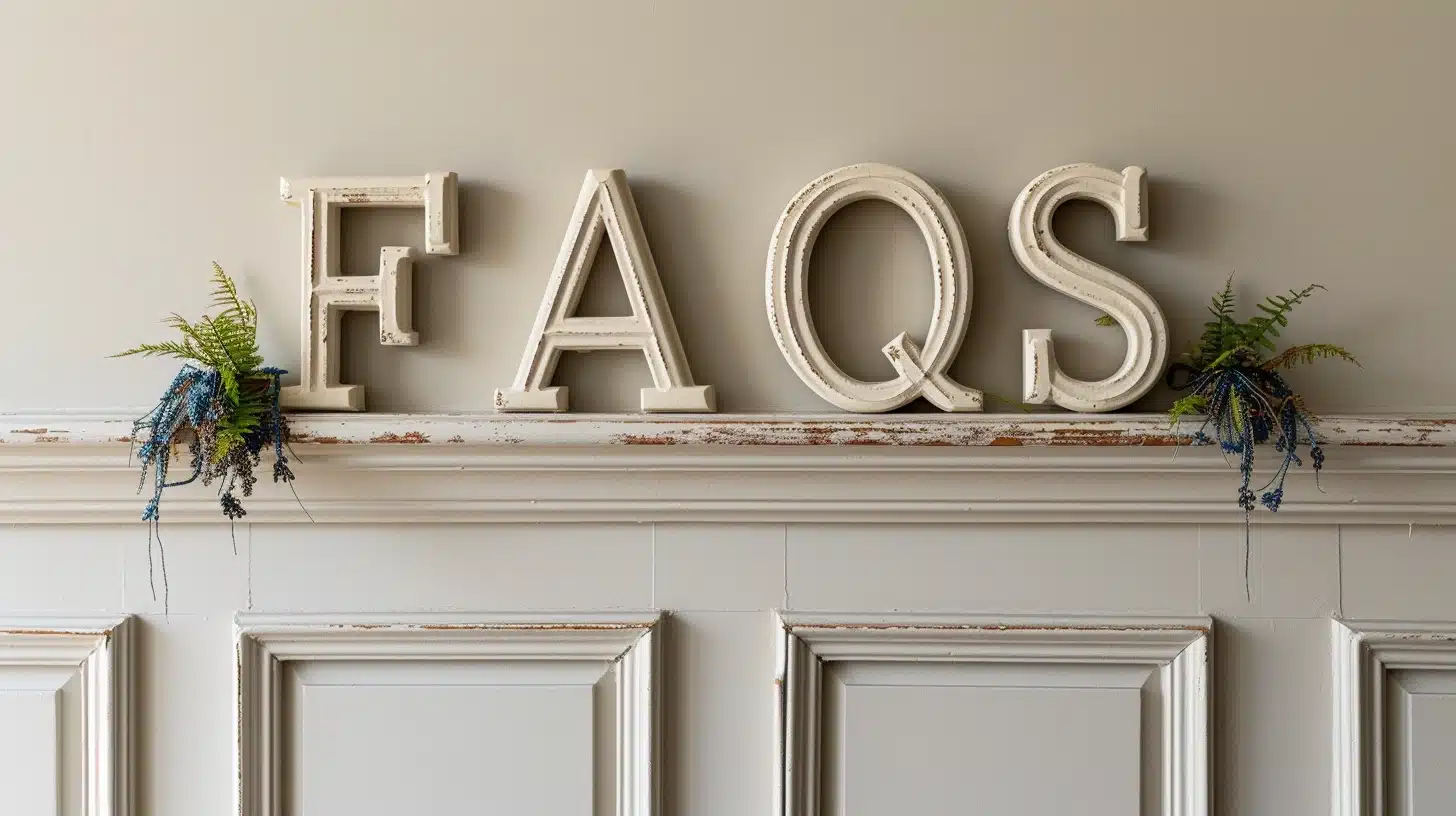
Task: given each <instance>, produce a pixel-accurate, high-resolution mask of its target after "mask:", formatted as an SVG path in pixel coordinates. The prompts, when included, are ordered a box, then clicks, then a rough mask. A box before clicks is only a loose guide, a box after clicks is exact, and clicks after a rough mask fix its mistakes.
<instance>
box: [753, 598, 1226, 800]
mask: <svg viewBox="0 0 1456 816" xmlns="http://www.w3.org/2000/svg"><path fill="white" fill-rule="evenodd" d="M777 625H778V632H779V635H778V641H777V643H778V665H777V677H776V682H777V685H778V699H777V708H776V714H775V726H776V738H777V741H778V742H777V754H776V756H777V761H776V762H775V775H774V782H775V797H774V813H775V816H819V787H820V774H821V772H822V768H821V763H820V749H819V745H818V742H819V733H820V723H821V717H822V710H821V709H822V700H821V694H822V692H821V684H822V680H823V668H822V664H823V663H824V662H826V661H885V660H906V661H912V660H938V661H951V662H979V661H994V662H997V663H1015V662H1025V663H1062V664H1094V665H1106V664H1125V665H1126V664H1131V665H1147V666H1149V667H1152V668H1155V669H1156V670H1157V671H1158V672H1159V673H1160V676H1161V683H1162V701H1163V716H1162V720H1163V740H1162V742H1163V750H1162V761H1163V767H1162V778H1163V801H1162V803H1161V808H1160V809H1159V811H1158V812H1159V813H1160V814H1162V816H1206V815H1207V813H1208V803H1209V796H1208V773H1209V768H1208V757H1209V753H1208V736H1209V730H1208V699H1209V678H1210V672H1209V666H1208V637H1209V633H1210V631H1211V628H1212V621H1210V620H1209V619H1208V618H1157V619H1147V618H1098V617H1079V618H1042V617H1015V618H993V617H985V616H976V615H933V616H926V615H824V614H814V615H804V614H797V613H779V615H778V619H777Z"/></svg>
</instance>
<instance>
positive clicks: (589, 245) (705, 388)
mask: <svg viewBox="0 0 1456 816" xmlns="http://www.w3.org/2000/svg"><path fill="white" fill-rule="evenodd" d="M603 235H605V236H606V237H607V239H608V240H609V241H610V242H611V244H612V251H613V252H614V253H615V255H616V259H617V268H618V269H619V270H620V271H621V273H622V282H623V283H624V284H626V286H627V300H628V302H630V303H631V304H632V315H631V316H630V317H572V315H573V313H575V312H576V306H577V303H578V302H579V301H580V300H581V293H582V291H583V288H584V287H585V285H586V278H587V275H588V274H590V272H591V266H592V261H593V260H594V259H595V258H596V255H597V250H598V249H599V248H600V247H601V243H602V236H603ZM598 349H640V350H641V351H642V353H643V354H645V355H646V356H647V366H648V368H649V369H651V371H652V383H653V386H654V387H652V388H644V389H642V410H643V411H646V412H649V413H667V412H683V411H714V410H716V408H715V405H714V399H713V386H711V385H695V384H693V375H692V372H691V371H690V370H689V369H688V360H687V356H686V355H684V354H683V350H682V342H681V341H680V340H679V339H678V336H677V325H676V324H675V323H673V320H672V311H671V310H670V309H668V306H667V298H666V297H665V296H663V293H662V283H661V282H660V281H659V280H658V278H657V265H656V264H655V263H654V262H653V260H652V250H651V249H650V248H649V247H648V246H647V235H646V233H645V232H644V231H643V229H642V220H641V218H640V217H639V216H638V215H637V204H636V203H635V202H634V201H633V200H632V189H631V188H630V187H629V186H628V185H627V174H626V173H624V172H622V171H621V170H590V171H588V172H587V174H586V180H585V181H584V182H582V186H581V195H580V196H579V197H578V198H577V200H576V210H575V212H573V213H572V214H571V223H570V224H569V225H568V226H567V228H566V239H565V240H564V241H562V243H561V254H560V255H558V256H557V258H556V267H555V269H553V270H552V272H551V279H550V281H549V282H548V283H547V284H546V295H545V297H543V298H542V299H541V310H540V311H539V312H538V313H537V314H536V324H535V325H534V326H532V328H531V336H530V338H529V339H528V340H527V341H526V352H525V354H524V355H523V356H522V357H521V368H520V370H519V371H517V372H516V379H515V382H513V383H512V384H511V387H510V388H502V389H497V390H496V392H495V407H496V409H497V410H499V411H565V410H566V409H567V405H568V400H567V388H566V387H565V386H552V385H551V375H552V374H553V373H554V372H555V371H556V363H557V361H558V360H559V359H560V358H561V352H563V351H595V350H598Z"/></svg>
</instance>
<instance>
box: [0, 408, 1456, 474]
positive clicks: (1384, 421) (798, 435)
mask: <svg viewBox="0 0 1456 816" xmlns="http://www.w3.org/2000/svg"><path fill="white" fill-rule="evenodd" d="M134 418H135V417H134V415H133V414H130V413H111V414H61V413H57V414H0V470H3V469H5V468H6V467H7V466H13V465H7V464H6V463H7V462H9V463H22V464H23V463H26V462H31V461H36V459H35V457H44V456H50V455H57V453H58V451H60V450H62V449H63V448H70V447H72V446H75V447H84V448H86V449H87V450H88V451H89V450H91V447H90V446H96V445H112V446H118V445H129V444H131V443H133V442H134V440H133V439H132V436H131V431H132V421H133V419H134ZM289 427H290V428H291V429H292V441H293V442H294V443H295V444H300V445H309V444H315V445H329V446H354V445H368V446H372V448H371V449H372V450H375V451H384V450H390V449H392V448H393V447H395V446H398V445H424V446H448V447H449V448H450V449H451V450H456V449H458V448H459V447H460V446H474V445H490V446H505V447H513V448H531V447H536V446H543V445H545V446H583V445H585V446H623V445H626V446H635V445H645V446H675V447H676V446H689V447H709V448H713V447H730V448H745V447H746V448H759V447H780V448H781V447H787V448H797V449H801V450H803V449H808V448H818V447H825V446H827V447H836V446H849V447H854V448H855V449H856V450H857V451H858V452H863V449H864V448H867V447H868V448H878V447H906V448H946V447H953V448H954V447H972V448H974V447H1013V448H1016V447H1054V448H1088V447H1091V448H1129V447H1167V448H1172V447H1174V446H1181V445H1184V444H1185V443H1186V442H1187V441H1188V439H1189V438H1190V437H1191V435H1192V433H1193V432H1194V431H1195V430H1197V427H1198V421H1197V420H1196V419H1193V420H1184V421H1183V422H1182V423H1181V424H1180V425H1179V426H1178V427H1176V428H1173V427H1170V426H1169V424H1168V418H1167V415H1166V414H1117V415H1115V416H1106V415H1085V414H1084V415H1078V414H991V415H982V416H955V417H947V416H941V415H936V414H896V415H891V416H883V417H845V416H844V415H842V414H711V415H703V416H661V417H659V416H640V415H630V414H579V415H576V416H572V417H552V416H530V417H521V416H502V415H497V414H489V413H460V414H324V413H308V414H294V415H291V416H290V417H289ZM1313 427H1314V429H1315V433H1316V434H1318V436H1319V438H1320V440H1321V441H1322V443H1323V444H1324V445H1325V446H1326V447H1335V448H1339V447H1353V448H1372V449H1388V451H1387V452H1395V451H1399V450H1405V449H1409V451H1408V452H1410V453H1412V454H1420V453H1422V452H1425V453H1432V452H1436V451H1440V450H1442V449H1445V448H1451V447H1456V418H1453V417H1449V416H1397V415H1388V416H1382V415H1365V416H1345V415H1339V414H1326V415H1322V416H1317V417H1315V418H1314V420H1313ZM1192 450H1193V451H1194V453H1195V455H1196V453H1197V451H1198V450H1199V449H1198V448H1193V449H1192ZM1182 455H1183V454H1182V453H1180V454H1179V456H1180V457H1181V456H1182ZM844 461H845V465H844V466H845V467H853V466H854V465H853V460H844Z"/></svg>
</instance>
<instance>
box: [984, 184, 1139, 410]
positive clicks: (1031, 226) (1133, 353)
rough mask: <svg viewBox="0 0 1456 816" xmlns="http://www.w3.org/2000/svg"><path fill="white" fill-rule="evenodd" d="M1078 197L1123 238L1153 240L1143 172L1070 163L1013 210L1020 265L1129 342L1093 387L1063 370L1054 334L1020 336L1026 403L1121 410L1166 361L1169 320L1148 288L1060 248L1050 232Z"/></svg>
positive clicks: (1032, 332) (1023, 195) (1013, 246)
mask: <svg viewBox="0 0 1456 816" xmlns="http://www.w3.org/2000/svg"><path fill="white" fill-rule="evenodd" d="M1074 198H1085V199H1089V200H1092V201H1096V202H1097V203H1099V204H1101V205H1102V206H1104V207H1106V208H1107V209H1109V210H1111V211H1112V217H1113V220H1114V221H1115V223H1116V225H1117V240H1119V241H1146V240H1148V216H1147V210H1146V205H1147V178H1146V175H1145V171H1144V170H1143V168H1141V167H1129V168H1127V169H1126V170H1123V171H1122V172H1121V173H1118V172H1115V171H1113V170H1108V169H1106V168H1103V167H1098V166H1096V165H1093V164H1069V165H1066V166H1065V167H1058V168H1057V169H1055V170H1049V171H1047V172H1045V173H1043V174H1041V175H1040V176H1037V177H1036V179H1035V180H1033V181H1032V182H1031V183H1030V184H1028V185H1026V189H1025V190H1022V191H1021V195H1019V196H1017V197H1016V203H1015V204H1013V205H1012V206H1011V219H1010V223H1009V227H1008V229H1009V230H1010V233H1011V251H1012V252H1013V253H1014V254H1015V255H1016V261H1017V262H1018V263H1020V264H1021V267H1022V268H1023V269H1025V270H1026V271H1027V273H1028V274H1030V275H1031V276H1032V277H1033V278H1036V279H1037V280H1038V281H1041V282H1042V283H1044V284H1046V285H1047V286H1049V287H1051V288H1053V289H1055V290H1057V291H1058V292H1061V293H1062V294H1064V295H1067V296H1068V297H1072V298H1075V299H1077V300H1080V301H1082V302H1083V303H1085V304H1087V305H1088V306H1092V307H1094V308H1097V309H1101V310H1102V311H1103V312H1105V313H1106V314H1108V315H1111V316H1112V318H1113V319H1115V320H1116V321H1117V325H1119V326H1121V327H1122V331H1123V334H1125V335H1126V336H1127V356H1126V357H1124V358H1123V361H1122V366H1121V367H1120V368H1118V369H1117V371H1116V372H1115V373H1114V374H1113V375H1112V376H1110V377H1108V378H1107V379H1105V380H1097V381H1095V382H1091V381H1087V380H1079V379H1076V378H1074V377H1071V376H1068V375H1067V374H1066V373H1064V372H1063V371H1062V370H1061V369H1060V368H1058V367H1057V358H1056V355H1055V354H1054V353H1053V348H1052V333H1051V330H1050V329H1027V330H1025V331H1023V332H1022V333H1021V334H1022V399H1023V400H1025V401H1026V402H1029V403H1034V404H1045V403H1048V402H1055V403H1056V404H1057V405H1060V406H1061V407H1063V408H1066V409H1068V410H1071V411H1091V412H1103V411H1115V410H1117V409H1118V408H1122V407H1124V406H1126V405H1128V404H1129V403H1131V402H1133V401H1134V400H1136V399H1137V398H1138V397H1141V396H1142V395H1143V394H1146V393H1147V392H1148V389H1150V388H1152V387H1153V385H1154V384H1155V383H1156V382H1157V381H1158V378H1159V377H1161V376H1162V374H1163V366H1164V364H1165V363H1167V361H1168V321H1167V320H1166V319H1165V318H1164V317H1163V312H1162V310H1161V309H1159V308H1158V304H1157V303H1156V302H1155V301H1154V300H1153V298H1152V296H1151V295H1149V294H1148V293H1147V292H1146V291H1144V290H1143V289H1142V287H1140V286H1138V285H1137V284H1135V283H1133V282H1132V281H1130V280H1128V279H1127V278H1124V277H1123V276H1121V275H1119V274H1117V273H1116V272H1113V271H1112V270H1111V269H1108V268H1107V267H1105V266H1101V265H1100V264H1096V263H1093V262H1092V261H1089V260H1087V259H1086V258H1083V257H1081V256H1080V255H1077V254H1076V253H1074V252H1072V251H1071V250H1069V249H1067V248H1066V247H1064V246H1062V245H1061V243H1060V242H1059V241H1057V238H1056V236H1055V235H1053V234H1052V215H1053V214H1054V213H1055V212H1056V210H1057V207H1059V206H1061V204H1062V202H1064V201H1068V200H1071V199H1074Z"/></svg>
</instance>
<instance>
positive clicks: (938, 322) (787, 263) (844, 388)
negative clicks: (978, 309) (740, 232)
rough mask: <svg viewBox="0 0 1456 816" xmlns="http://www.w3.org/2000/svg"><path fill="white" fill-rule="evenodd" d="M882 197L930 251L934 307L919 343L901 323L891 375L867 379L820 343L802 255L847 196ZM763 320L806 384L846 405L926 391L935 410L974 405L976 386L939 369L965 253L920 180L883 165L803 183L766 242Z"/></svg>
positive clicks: (891, 346)
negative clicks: (911, 225) (857, 375)
mask: <svg viewBox="0 0 1456 816" xmlns="http://www.w3.org/2000/svg"><path fill="white" fill-rule="evenodd" d="M866 199H877V200H881V201H888V202H890V203H892V204H894V205H895V206H897V207H899V208H900V209H902V210H904V211H905V212H906V213H907V214H908V215H909V216H910V217H911V218H912V219H914V221H915V224H916V226H918V227H919V228H920V232H921V234H922V235H923V236H924V238H925V243H926V246H927V247H928V248H929V250H930V274H931V277H932V280H933V287H932V290H931V291H932V292H933V293H934V307H933V311H932V313H931V317H930V326H929V328H928V329H927V330H926V333H925V336H926V341H925V345H924V348H921V347H920V346H919V345H918V344H916V343H915V342H914V341H913V340H911V339H910V337H909V335H908V334H906V333H904V332H901V333H900V334H899V335H897V336H896V337H895V338H894V339H892V340H891V341H890V342H889V343H888V344H886V345H885V348H884V353H885V356H886V357H888V358H889V360H890V363H891V364H892V365H894V367H895V370H896V371H897V372H898V373H899V376H898V377H896V378H895V379H893V380H886V381H884V382H877V383H869V382H864V381H862V380H858V379H855V378H854V377H851V376H849V375H848V374H846V373H844V370H843V369H841V368H840V367H839V366H838V365H837V364H835V362H834V361H833V360H832V359H830V357H829V353H828V352H827V351H826V350H825V349H824V344H823V343H822V342H820V340H819V335H818V333H817V332H816V331H815V329H814V319H813V317H812V316H811V315H810V313H809V298H808V280H809V258H810V255H811V254H812V253H813V251H814V242H815V241H816V240H817V239H818V237H819V233H820V231H821V230H822V229H823V228H824V225H825V224H826V223H827V222H828V221H829V219H830V218H832V217H833V216H834V214H835V213H837V212H839V210H841V209H843V208H844V207H846V206H848V205H850V204H853V203H854V202H856V201H864V200H866ZM767 274H768V319H769V325H770V326H771V327H772V328H773V333H774V339H775V340H776V341H778V345H779V350H780V351H782V352H783V355H784V359H786V360H788V361H789V365H790V366H792V367H793V369H794V373H796V374H798V375H799V379H801V380H803V381H804V384H805V385H807V386H809V388H811V389H813V391H814V393H816V394H818V395H819V396H821V397H823V398H824V399H825V400H827V401H828V402H830V403H832V404H834V405H837V406H839V407H840V408H843V409H844V410H846V411H854V412H855V413H862V414H863V413H882V412H884V411H893V410H894V409H896V408H899V407H901V406H903V405H905V404H907V403H909V402H910V401H911V400H914V399H915V398H916V397H925V398H926V399H927V400H929V401H930V402H931V403H932V404H933V405H935V406H936V407H937V408H940V409H941V410H942V411H979V410H981V408H982V395H981V392H979V391H977V390H975V389H973V388H967V387H966V386H963V385H961V384H959V383H957V382H955V381H954V380H952V379H951V378H950V377H949V376H948V375H947V374H946V373H945V369H946V368H947V367H949V366H950V364H951V362H952V361H954V360H955V356H956V353H957V352H958V351H959V350H960V347H961V340H962V339H963V338H964V337H965V333H966V324H967V321H968V319H969V317H970V312H971V259H970V255H969V254H968V253H967V252H966V239H965V235H964V233H963V232H962V231H961V224H960V221H959V220H958V219H957V218H956V214H955V211H954V210H952V209H951V207H950V205H949V204H947V203H946V201H945V199H944V198H943V197H942V196H941V195H940V193H939V192H938V191H936V189H935V188H934V187H932V186H930V184H929V183H928V182H926V181H925V180H924V179H922V178H920V177H918V176H916V175H914V174H913V173H910V172H908V171H905V170H902V169H900V168H898V167H891V166H889V165H885V164H854V165H850V166H848V167H841V168H839V169H838V170H832V171H830V172H828V173H825V174H824V175H822V176H820V177H819V178H817V179H814V180H813V181H811V182H809V184H808V185H806V186H805V187H804V189H802V190H800V191H799V192H798V194H797V195H795V196H794V197H793V199H791V200H790V201H789V205H788V206H787V207H786V208H785V209H784V212H783V215H782V216H780V217H779V222H778V225H777V226H775V227H774V232H773V239H772V241H771V242H770V243H769V250H768V273H767Z"/></svg>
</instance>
